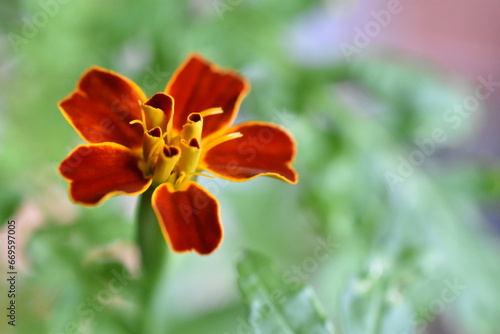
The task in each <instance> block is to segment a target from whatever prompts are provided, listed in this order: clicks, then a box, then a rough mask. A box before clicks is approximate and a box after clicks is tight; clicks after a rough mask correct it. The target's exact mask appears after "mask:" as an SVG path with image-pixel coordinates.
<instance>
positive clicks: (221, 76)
mask: <svg viewBox="0 0 500 334" xmlns="http://www.w3.org/2000/svg"><path fill="white" fill-rule="evenodd" d="M249 89H250V86H249V84H248V82H247V81H246V80H245V79H244V78H243V77H241V76H240V75H239V74H237V73H236V72H234V71H227V70H221V69H219V68H218V67H216V66H215V65H214V64H211V63H209V62H207V61H206V60H205V59H203V58H202V57H201V56H199V55H191V56H190V57H188V59H187V60H186V61H185V62H184V63H183V64H182V65H181V66H180V67H179V68H178V69H177V71H176V72H175V73H174V75H173V76H172V79H171V80H170V82H169V83H168V85H167V88H166V90H165V91H166V93H167V94H170V95H172V96H173V97H174V100H175V114H174V130H176V131H181V130H182V126H183V125H184V124H185V123H186V121H187V117H188V115H189V114H190V113H192V112H200V111H203V110H206V109H209V108H218V107H220V108H222V110H224V113H223V114H219V115H212V116H209V117H207V118H206V119H205V120H204V124H203V136H207V135H209V134H211V133H213V132H215V131H217V130H219V129H222V128H224V127H226V126H229V125H231V123H232V122H233V121H234V118H235V117H236V114H237V112H238V108H239V106H240V103H241V101H242V100H243V98H244V97H245V95H246V94H247V93H248V91H249Z"/></svg>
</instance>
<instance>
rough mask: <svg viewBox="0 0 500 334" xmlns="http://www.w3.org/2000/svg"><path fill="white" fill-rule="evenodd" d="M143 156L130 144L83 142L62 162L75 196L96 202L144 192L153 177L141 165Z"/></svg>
mask: <svg viewBox="0 0 500 334" xmlns="http://www.w3.org/2000/svg"><path fill="white" fill-rule="evenodd" d="M138 162H139V158H138V157H137V156H135V155H134V154H133V153H132V151H131V150H129V149H128V148H126V147H124V146H121V145H118V144H114V143H106V144H93V145H80V146H78V147H77V148H76V149H75V150H73V152H71V153H70V154H69V155H68V157H67V158H66V159H64V160H63V161H62V162H61V165H60V166H59V171H60V173H61V174H62V175H63V176H64V177H65V178H66V179H67V180H69V181H70V195H71V198H72V199H73V200H74V201H75V202H78V203H81V204H88V205H95V204H99V203H100V202H101V201H103V200H104V199H106V198H108V197H111V196H114V195H119V194H124V195H136V194H140V193H142V192H144V191H145V190H146V189H147V188H148V187H149V185H150V184H151V180H148V179H145V178H144V176H143V174H142V171H141V170H140V169H139V167H138Z"/></svg>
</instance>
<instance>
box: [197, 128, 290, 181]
mask: <svg viewBox="0 0 500 334" xmlns="http://www.w3.org/2000/svg"><path fill="white" fill-rule="evenodd" d="M235 132H240V133H241V134H242V135H243V136H242V137H239V138H235V139H231V140H228V141H225V142H223V143H221V144H218V145H216V146H214V147H212V148H208V149H207V150H206V151H203V153H202V157H201V158H200V161H201V163H200V168H201V169H204V170H207V171H208V172H210V173H213V174H215V175H217V176H219V177H221V178H223V179H227V180H230V181H246V180H249V179H252V178H254V177H257V176H260V175H268V176H273V177H276V178H279V179H281V180H284V181H287V182H290V183H297V181H298V176H297V173H296V172H295V170H294V169H293V167H292V166H291V165H290V164H291V163H292V162H293V160H294V159H295V142H294V140H293V139H292V137H291V136H290V135H289V134H288V133H287V132H286V131H285V130H284V129H282V128H281V127H279V126H277V125H273V124H270V123H264V122H247V123H242V124H240V125H237V126H233V127H231V128H228V129H226V130H224V131H221V132H219V133H217V134H216V135H214V136H212V138H208V139H207V142H206V143H204V144H203V145H204V146H205V147H210V141H211V140H217V138H220V136H225V135H228V134H230V133H235ZM203 145H202V150H203Z"/></svg>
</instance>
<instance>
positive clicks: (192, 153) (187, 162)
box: [179, 138, 201, 177]
mask: <svg viewBox="0 0 500 334" xmlns="http://www.w3.org/2000/svg"><path fill="white" fill-rule="evenodd" d="M200 154H201V147H200V144H199V142H198V140H196V139H195V138H193V139H191V140H190V141H189V143H188V142H187V141H185V140H183V139H182V140H181V158H180V160H179V172H180V173H184V176H185V177H186V175H189V174H191V173H194V172H196V168H197V167H198V160H199V159H200Z"/></svg>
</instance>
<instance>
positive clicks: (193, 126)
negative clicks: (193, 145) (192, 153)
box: [181, 113, 203, 142]
mask: <svg viewBox="0 0 500 334" xmlns="http://www.w3.org/2000/svg"><path fill="white" fill-rule="evenodd" d="M202 131H203V117H202V116H201V114H200V113H191V114H189V116H188V118H187V123H186V124H184V125H183V126H182V131H181V138H182V139H184V140H185V141H187V142H189V141H190V140H191V139H193V138H195V139H196V140H198V141H201V132H202Z"/></svg>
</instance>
